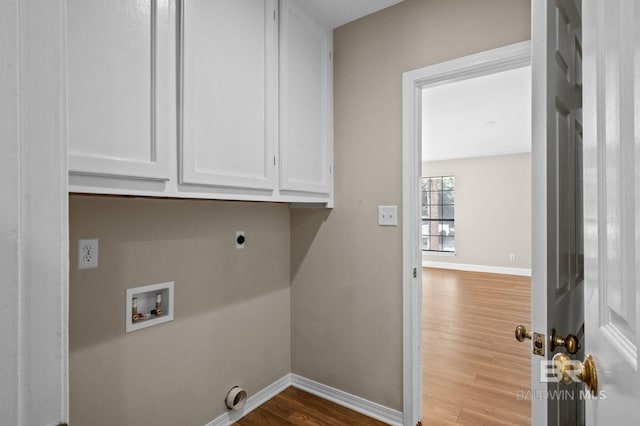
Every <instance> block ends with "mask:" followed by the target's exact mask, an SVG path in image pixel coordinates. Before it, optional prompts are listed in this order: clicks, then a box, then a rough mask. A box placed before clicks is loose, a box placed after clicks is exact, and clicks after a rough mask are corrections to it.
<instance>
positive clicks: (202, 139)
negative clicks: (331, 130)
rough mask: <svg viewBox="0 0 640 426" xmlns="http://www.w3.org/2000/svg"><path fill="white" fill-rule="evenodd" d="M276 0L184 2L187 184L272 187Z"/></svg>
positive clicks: (183, 166)
mask: <svg viewBox="0 0 640 426" xmlns="http://www.w3.org/2000/svg"><path fill="white" fill-rule="evenodd" d="M276 12H277V4H276V0H266V1H265V0H215V1H211V0H184V2H183V4H182V13H181V15H182V19H181V35H182V37H181V66H182V73H181V74H182V75H181V107H180V110H181V120H180V129H181V130H180V133H181V143H180V145H181V173H180V174H181V176H180V177H181V180H180V182H181V183H183V184H195V185H209V186H220V187H235V188H253V189H273V188H274V187H275V169H276V165H275V162H276V158H275V152H274V151H275V142H276V137H277V40H278V38H277V21H276V19H277V13H276Z"/></svg>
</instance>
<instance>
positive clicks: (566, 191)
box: [531, 0, 584, 425]
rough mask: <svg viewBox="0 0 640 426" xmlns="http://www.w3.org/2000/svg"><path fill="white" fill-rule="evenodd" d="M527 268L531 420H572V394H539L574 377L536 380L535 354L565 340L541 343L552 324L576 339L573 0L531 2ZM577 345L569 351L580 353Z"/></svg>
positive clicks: (578, 209)
mask: <svg viewBox="0 0 640 426" xmlns="http://www.w3.org/2000/svg"><path fill="white" fill-rule="evenodd" d="M532 12H533V25H534V31H533V39H532V75H533V87H532V89H533V97H532V101H533V105H532V112H533V123H532V124H533V125H532V130H533V135H532V136H533V140H532V142H533V143H532V163H533V205H534V207H533V208H534V211H533V213H534V221H533V235H534V237H533V268H532V321H531V322H532V328H533V331H535V332H539V333H541V334H543V335H546V340H544V342H545V343H544V344H543V345H541V346H543V347H544V350H545V354H544V356H537V355H533V356H532V359H531V372H532V375H531V389H532V394H531V399H532V419H531V420H532V424H535V425H538V424H541V425H542V424H547V423H548V424H549V425H557V424H579V423H581V421H582V420H583V418H584V403H583V400H580V398H577V397H576V398H547V397H546V395H548V394H549V392H551V393H553V392H558V391H565V390H568V391H569V393H571V392H573V393H575V394H576V395H579V392H578V390H579V389H582V384H575V383H573V384H570V385H561V384H559V383H557V382H548V381H546V380H542V377H543V376H546V373H547V371H546V370H544V369H543V368H544V366H545V365H546V364H541V361H546V360H548V359H551V358H552V357H553V356H554V354H555V353H557V352H565V348H562V347H560V348H556V349H555V351H552V348H551V347H550V345H548V344H547V343H548V342H550V336H551V335H552V332H553V330H554V329H555V330H556V332H557V334H558V335H559V336H561V337H566V336H567V335H569V334H573V335H576V336H578V338H579V339H580V340H581V341H582V340H583V337H584V336H583V334H584V331H583V330H584V310H583V295H584V266H583V258H584V254H583V253H584V250H583V235H582V234H583V231H582V229H583V227H582V221H583V219H582V93H581V90H582V74H581V69H582V59H581V54H582V48H581V43H582V42H581V11H580V1H577V2H576V1H575V0H545V1H536V2H533V3H532ZM581 355H582V353H581V352H578V353H577V354H575V355H571V357H572V358H573V359H577V358H581Z"/></svg>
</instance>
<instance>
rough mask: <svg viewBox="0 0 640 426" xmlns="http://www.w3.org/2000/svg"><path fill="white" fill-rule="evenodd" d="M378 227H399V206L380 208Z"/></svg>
mask: <svg viewBox="0 0 640 426" xmlns="http://www.w3.org/2000/svg"><path fill="white" fill-rule="evenodd" d="M378 225H380V226H398V206H378Z"/></svg>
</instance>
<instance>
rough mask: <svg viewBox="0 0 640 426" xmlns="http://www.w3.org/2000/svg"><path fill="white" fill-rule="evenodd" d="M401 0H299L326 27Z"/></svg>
mask: <svg viewBox="0 0 640 426" xmlns="http://www.w3.org/2000/svg"><path fill="white" fill-rule="evenodd" d="M401 1H402V0H300V3H304V4H306V5H307V7H308V8H309V9H311V10H312V11H313V12H314V13H315V14H316V15H317V17H318V18H320V20H321V22H322V24H323V25H324V26H325V27H327V28H331V29H334V28H337V27H339V26H341V25H344V24H346V23H347V22H351V21H355V20H356V19H359V18H362V17H363V16H367V15H370V14H372V13H374V12H377V11H379V10H382V9H385V8H387V7H389V6H393V5H394V4H396V3H400V2H401Z"/></svg>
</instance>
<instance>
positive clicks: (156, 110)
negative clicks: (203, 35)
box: [67, 0, 175, 180]
mask: <svg viewBox="0 0 640 426" xmlns="http://www.w3.org/2000/svg"><path fill="white" fill-rule="evenodd" d="M169 9H170V8H169V0H135V1H133V0H109V1H103V0H69V1H68V2H67V51H68V62H67V66H68V79H67V80H68V81H67V85H68V96H67V102H68V132H69V133H68V140H69V169H70V172H71V173H72V174H90V175H103V176H117V177H128V178H146V179H158V180H168V179H169V144H170V138H171V135H170V128H169V121H170V119H171V117H170V102H171V100H172V97H171V89H170V88H171V87H172V79H171V78H170V75H171V74H170V73H171V70H172V66H171V63H170V54H169V49H170V40H169V37H170V30H169V28H170V22H169V20H170V16H171V13H170V10H169ZM173 87H175V85H173Z"/></svg>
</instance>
